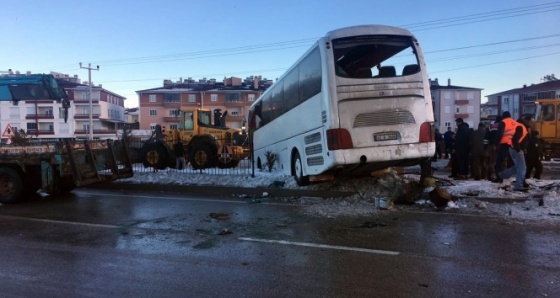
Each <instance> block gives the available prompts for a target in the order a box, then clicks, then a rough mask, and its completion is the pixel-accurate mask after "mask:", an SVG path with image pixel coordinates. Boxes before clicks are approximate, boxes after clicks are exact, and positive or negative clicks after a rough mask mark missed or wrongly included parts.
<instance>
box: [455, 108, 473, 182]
mask: <svg viewBox="0 0 560 298" xmlns="http://www.w3.org/2000/svg"><path fill="white" fill-rule="evenodd" d="M455 123H456V124H457V133H456V134H455V153H456V154H457V162H458V168H459V169H458V173H457V174H458V175H457V177H456V178H455V179H457V180H468V179H469V153H470V143H471V130H470V129H469V125H468V124H467V123H465V122H464V121H463V118H457V119H456V120H455Z"/></svg>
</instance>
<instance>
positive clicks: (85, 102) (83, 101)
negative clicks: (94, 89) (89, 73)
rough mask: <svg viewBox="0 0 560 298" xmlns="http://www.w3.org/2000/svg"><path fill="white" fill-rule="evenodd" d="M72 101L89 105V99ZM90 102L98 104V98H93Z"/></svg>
mask: <svg viewBox="0 0 560 298" xmlns="http://www.w3.org/2000/svg"><path fill="white" fill-rule="evenodd" d="M74 103H75V104H79V105H82V104H88V105H89V99H74ZM92 104H99V100H98V99H94V100H93V101H92Z"/></svg>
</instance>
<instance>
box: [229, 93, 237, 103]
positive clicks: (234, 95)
mask: <svg viewBox="0 0 560 298" xmlns="http://www.w3.org/2000/svg"><path fill="white" fill-rule="evenodd" d="M226 102H241V93H226Z"/></svg>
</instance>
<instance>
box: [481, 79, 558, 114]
mask: <svg viewBox="0 0 560 298" xmlns="http://www.w3.org/2000/svg"><path fill="white" fill-rule="evenodd" d="M486 97H487V98H488V102H487V104H486V107H487V109H488V110H490V112H489V113H488V114H489V115H488V118H489V120H494V119H495V118H496V116H497V115H501V114H502V113H503V112H504V111H508V112H510V113H511V117H512V118H513V119H518V118H520V117H521V116H523V115H527V114H531V115H532V114H534V113H535V101H537V100H539V99H552V98H560V80H557V79H555V78H554V76H552V77H551V80H549V81H546V82H543V83H540V84H532V85H530V86H527V85H524V86H523V87H521V88H516V89H511V90H507V91H502V92H498V93H494V94H491V95H488V96H486Z"/></svg>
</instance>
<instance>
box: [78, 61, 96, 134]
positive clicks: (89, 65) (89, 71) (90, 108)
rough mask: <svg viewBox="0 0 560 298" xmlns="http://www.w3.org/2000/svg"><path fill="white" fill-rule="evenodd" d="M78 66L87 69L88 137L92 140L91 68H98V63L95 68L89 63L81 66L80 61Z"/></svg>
mask: <svg viewBox="0 0 560 298" xmlns="http://www.w3.org/2000/svg"><path fill="white" fill-rule="evenodd" d="M80 68H83V69H87V70H88V83H89V90H88V96H89V139H90V140H93V99H92V98H91V87H92V84H91V70H99V65H97V68H91V63H88V67H82V62H80Z"/></svg>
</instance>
